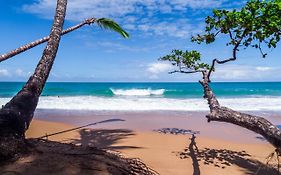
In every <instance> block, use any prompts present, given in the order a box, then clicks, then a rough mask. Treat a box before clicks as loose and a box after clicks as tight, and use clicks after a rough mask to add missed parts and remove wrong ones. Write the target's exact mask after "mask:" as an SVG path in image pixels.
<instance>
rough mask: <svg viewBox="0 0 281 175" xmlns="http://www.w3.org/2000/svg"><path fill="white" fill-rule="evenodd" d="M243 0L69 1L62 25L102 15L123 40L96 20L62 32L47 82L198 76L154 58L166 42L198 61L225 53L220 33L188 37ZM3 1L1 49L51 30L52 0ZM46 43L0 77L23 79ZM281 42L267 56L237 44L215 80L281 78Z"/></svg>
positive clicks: (166, 49) (5, 67) (0, 66)
mask: <svg viewBox="0 0 281 175" xmlns="http://www.w3.org/2000/svg"><path fill="white" fill-rule="evenodd" d="M244 3H245V1H230V0H212V1H209V0H172V1H169V0H157V1H156V0H122V1H120V0H69V3H68V9H67V17H66V22H65V25H64V28H67V27H70V26H72V25H75V24H77V23H79V22H81V21H83V20H85V19H87V18H89V17H107V18H111V19H114V20H115V21H117V22H118V23H119V24H120V25H121V26H122V27H123V28H124V29H126V30H127V31H128V32H129V33H130V36H131V37H130V38H129V39H123V38H122V37H121V36H119V35H118V34H116V33H113V32H109V31H104V30H102V29H100V28H98V27H97V26H95V25H94V26H86V27H83V28H81V29H79V30H77V31H74V32H72V33H69V34H67V35H65V36H63V37H62V40H61V43H60V48H59V52H58V55H57V58H56V62H55V64H54V67H53V70H52V72H51V75H50V78H49V81H90V82H96V81H98V82H104V81H126V82H127V81H128V82H136V81H137V82H139V81H145V82H146V81H148V82H158V81H197V80H198V79H199V78H200V75H183V74H173V75H169V74H167V72H168V71H169V70H172V67H171V66H170V65H169V64H168V63H163V62H159V61H157V59H158V58H159V57H161V56H164V55H165V54H168V53H170V51H171V50H172V49H183V50H186V49H188V50H191V49H197V50H198V51H200V52H201V53H202V55H203V60H204V61H205V62H207V63H210V62H211V60H212V59H213V58H227V57H229V56H230V54H231V52H230V51H231V50H230V48H228V47H226V46H225V44H224V43H225V38H223V37H222V38H220V39H219V40H218V41H217V42H216V43H214V44H211V45H208V46H206V45H197V44H195V43H191V42H190V37H191V36H192V35H194V34H197V33H200V32H202V30H203V29H204V18H205V17H206V16H207V15H210V14H211V11H212V9H213V8H224V9H233V8H240V7H241V6H243V4H244ZM0 5H1V11H0V13H1V15H0V18H1V28H0V33H1V35H2V36H1V41H2V42H1V47H0V53H1V54H3V53H5V52H7V51H10V50H11V49H15V48H17V47H19V46H21V45H23V44H26V43H28V42H31V41H33V40H35V39H38V38H41V37H43V36H46V35H48V34H49V32H50V27H51V25H52V19H53V15H54V8H55V5H56V1H55V0H21V1H18V0H9V1H4V0H1V1H0ZM44 47H45V44H43V45H41V46H38V47H36V48H34V49H32V50H29V51H27V52H25V53H23V54H20V55H17V56H15V57H14V58H11V59H10V60H8V61H5V62H2V63H0V81H26V80H27V79H28V77H29V75H30V74H31V73H32V72H33V71H34V69H35V66H36V65H37V62H38V60H39V59H40V57H41V55H42V51H43V49H44ZM280 53H281V48H280V46H278V47H277V48H276V49H275V50H273V51H271V52H270V53H269V56H268V57H267V58H266V59H263V58H261V56H260V55H259V52H258V51H256V50H254V49H248V50H246V51H244V50H242V51H241V52H240V53H239V55H238V56H239V57H238V61H237V62H235V63H229V64H227V65H223V66H218V67H217V69H216V73H215V74H214V75H213V80H214V81H281V74H280V72H281V60H280V56H279V55H280Z"/></svg>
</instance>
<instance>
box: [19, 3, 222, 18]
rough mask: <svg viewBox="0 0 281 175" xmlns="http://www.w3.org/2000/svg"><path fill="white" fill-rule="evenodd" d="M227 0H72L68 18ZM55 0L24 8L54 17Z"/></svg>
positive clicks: (165, 9)
mask: <svg viewBox="0 0 281 175" xmlns="http://www.w3.org/2000/svg"><path fill="white" fill-rule="evenodd" d="M224 1H225V0H212V1H210V0H173V1H170V0H122V1H120V0H71V1H69V3H68V9H67V18H68V19H70V20H79V21H80V20H81V19H83V18H88V17H92V16H94V17H122V16H126V15H128V14H143V13H144V12H145V11H146V13H150V14H153V13H156V12H161V13H171V12H172V11H175V10H177V11H185V10H187V9H188V8H192V9H203V8H214V7H219V6H221V5H222V3H223V2H224ZM55 6H56V1H55V0H37V1H36V2H35V3H33V4H29V5H25V6H24V7H23V9H24V10H25V11H27V12H30V13H35V14H38V15H40V16H43V17H45V18H52V17H53V13H54V9H55Z"/></svg>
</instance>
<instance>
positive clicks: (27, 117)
mask: <svg viewBox="0 0 281 175" xmlns="http://www.w3.org/2000/svg"><path fill="white" fill-rule="evenodd" d="M66 6H67V0H58V1H57V8H56V15H55V18H54V23H53V26H52V30H51V34H50V39H49V41H48V44H47V46H46V48H45V49H44V52H43V55H42V57H41V60H40V61H39V63H38V65H37V67H36V69H35V72H34V74H33V75H32V76H31V77H30V78H29V80H28V81H27V83H26V84H25V86H24V87H23V88H22V89H21V90H20V91H19V92H18V93H17V95H16V96H14V97H13V98H12V100H11V101H10V102H8V103H7V104H6V105H5V106H4V107H3V108H2V109H1V111H0V159H6V158H9V157H11V156H13V155H14V154H15V153H16V152H18V151H19V150H21V148H22V147H24V132H25V130H26V129H27V128H28V125H29V123H30V121H31V119H32V117H33V112H34V110H35V108H36V106H37V102H38V99H39V96H40V94H41V92H42V89H43V87H44V84H45V82H46V80H47V78H48V75H49V73H50V71H51V68H52V65H53V63H54V60H55V57H56V54H57V50H58V47H59V42H60V38H61V32H62V27H63V23H64V18H65V12H66Z"/></svg>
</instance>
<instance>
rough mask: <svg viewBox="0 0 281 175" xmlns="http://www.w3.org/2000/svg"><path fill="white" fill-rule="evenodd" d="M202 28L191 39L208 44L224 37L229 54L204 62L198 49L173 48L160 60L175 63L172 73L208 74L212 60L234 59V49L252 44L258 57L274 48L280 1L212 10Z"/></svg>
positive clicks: (280, 29)
mask: <svg viewBox="0 0 281 175" xmlns="http://www.w3.org/2000/svg"><path fill="white" fill-rule="evenodd" d="M205 24H206V26H205V31H204V32H203V33H202V34H198V35H197V36H193V37H192V38H191V41H192V42H196V43H198V44H202V43H205V44H211V43H213V42H215V41H216V39H217V38H218V37H219V36H220V35H223V36H226V38H227V41H226V45H227V46H230V47H232V50H233V51H232V56H231V57H230V58H225V59H223V60H218V59H213V62H212V64H210V65H208V64H206V63H202V62H201V54H200V53H199V52H198V51H195V50H192V51H181V50H173V51H172V53H171V54H169V55H166V56H164V57H161V58H160V60H163V61H170V62H171V63H172V65H174V66H177V67H178V70H177V71H173V72H171V73H174V72H181V73H195V72H202V71H208V70H209V75H208V78H209V77H210V74H211V72H213V71H214V68H215V63H218V64H224V63H226V62H229V61H234V60H236V59H237V52H238V51H239V50H240V49H241V48H244V49H246V48H248V47H254V48H256V49H258V50H259V51H260V53H261V54H262V57H264V58H265V57H266V56H267V53H266V52H264V49H265V48H267V49H270V48H275V47H277V43H278V42H279V41H280V37H281V0H274V1H273V0H269V1H266V0H262V1H261V0H250V1H248V2H247V3H246V5H245V6H244V7H242V8H241V9H240V10H236V9H234V10H230V11H229V10H218V9H215V10H213V13H212V15H211V16H208V17H206V19H205Z"/></svg>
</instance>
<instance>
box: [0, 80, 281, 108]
mask: <svg viewBox="0 0 281 175" xmlns="http://www.w3.org/2000/svg"><path fill="white" fill-rule="evenodd" d="M23 85H24V83H20V82H0V104H1V105H2V104H5V103H6V102H7V101H8V100H9V99H10V98H11V97H12V96H13V95H15V94H16V93H17V92H18V91H19V90H20V89H21V87H22V86H23ZM211 86H212V88H213V90H214V92H215V94H216V96H217V97H218V98H219V100H220V102H221V104H223V105H226V106H229V107H232V108H234V109H239V110H248V111H251V110H254V111H256V110H277V111H279V110H280V111H281V82H251V83H250V82H227V83H226V82H224V83H212V84H211ZM202 96H203V90H202V87H201V85H200V84H199V83H196V82H195V83H55V82H54V83H47V84H46V86H45V88H44V91H43V94H42V97H41V98H40V102H39V106H38V107H39V108H48V109H52V108H54V109H79V110H81V109H82V110H181V111H182V110H183V111H184V110H193V111H194V110H197V111H198V110H199V111H200V110H208V106H207V104H206V101H205V100H204V99H203V98H202Z"/></svg>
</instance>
